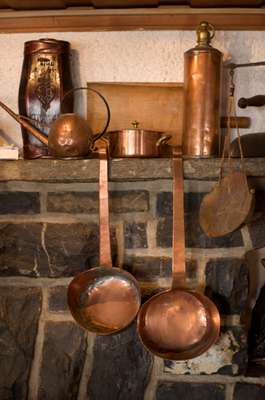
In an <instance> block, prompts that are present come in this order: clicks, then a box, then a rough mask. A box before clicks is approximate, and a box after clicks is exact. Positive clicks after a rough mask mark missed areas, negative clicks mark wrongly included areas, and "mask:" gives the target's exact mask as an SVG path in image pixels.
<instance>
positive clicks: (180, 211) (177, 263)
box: [172, 147, 185, 289]
mask: <svg viewBox="0 0 265 400" xmlns="http://www.w3.org/2000/svg"><path fill="white" fill-rule="evenodd" d="M172 172H173V238H172V241H173V243H172V251H173V256H172V289H174V288H176V287H179V286H183V285H184V281H185V227H184V181H183V161H182V153H181V148H180V147H175V148H174V149H173V159H172Z"/></svg>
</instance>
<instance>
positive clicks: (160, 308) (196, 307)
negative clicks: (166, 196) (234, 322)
mask: <svg viewBox="0 0 265 400" xmlns="http://www.w3.org/2000/svg"><path fill="white" fill-rule="evenodd" d="M172 169H173V260H172V261H173V263H172V275H173V276H172V278H173V279H172V288H171V289H169V290H166V291H163V292H161V293H158V294H156V295H155V296H153V297H152V298H151V299H149V300H148V301H147V302H146V303H144V305H143V306H142V307H141V310H140V312H139V314H138V333H139V336H140V338H141V340H142V342H143V344H144V346H145V347H146V348H147V349H148V350H149V351H151V352H152V353H154V354H156V355H157V356H159V357H162V358H168V359H172V360H186V359H189V358H194V357H197V356H199V355H200V354H202V353H203V352H205V351H206V350H207V349H208V348H209V347H210V346H211V345H212V344H213V343H214V342H215V341H216V339H217V338H218V336H219V329H220V316H219V312H218V310H217V308H216V306H215V305H214V303H212V301H211V300H209V299H208V298H207V297H205V296H204V295H202V294H200V293H198V292H196V291H194V290H192V289H188V288H187V287H186V286H185V231H184V199H183V197H184V195H183V164H182V158H181V154H180V151H178V150H175V154H174V156H173V160H172Z"/></svg>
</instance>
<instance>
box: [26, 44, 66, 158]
mask: <svg viewBox="0 0 265 400" xmlns="http://www.w3.org/2000/svg"><path fill="white" fill-rule="evenodd" d="M72 87H73V85H72V78H71V71H70V44H69V43H68V42H65V41H62V40H55V39H40V40H32V41H29V42H26V43H25V45H24V61H23V67H22V74H21V80H20V87H19V113H20V114H22V115H25V116H27V117H30V118H33V119H35V120H37V121H38V123H34V125H35V126H36V127H37V128H39V129H40V130H41V131H42V132H44V133H45V134H46V135H47V136H48V134H49V125H50V124H51V122H52V121H54V120H55V119H56V118H57V117H58V115H59V114H60V113H61V112H73V98H72V96H68V97H66V100H65V101H64V102H63V105H62V104H61V102H62V98H63V96H64V94H65V93H66V92H67V91H68V90H70V89H72ZM22 136H23V148H24V158H38V157H41V156H45V155H47V154H48V149H47V147H46V146H45V145H43V144H42V143H41V142H39V141H38V140H37V139H36V138H34V137H32V136H31V135H30V134H29V133H28V132H27V130H26V129H24V128H22Z"/></svg>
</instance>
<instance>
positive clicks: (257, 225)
mask: <svg viewBox="0 0 265 400" xmlns="http://www.w3.org/2000/svg"><path fill="white" fill-rule="evenodd" d="M248 229H249V233H250V237H251V240H252V244H253V247H264V246H265V213H263V214H262V216H261V217H260V218H258V219H256V220H254V221H253V222H250V223H249V224H248Z"/></svg>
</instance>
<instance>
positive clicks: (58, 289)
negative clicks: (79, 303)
mask: <svg viewBox="0 0 265 400" xmlns="http://www.w3.org/2000/svg"><path fill="white" fill-rule="evenodd" d="M49 310H50V311H51V312H62V311H68V304H67V286H55V287H51V288H50V290H49Z"/></svg>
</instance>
